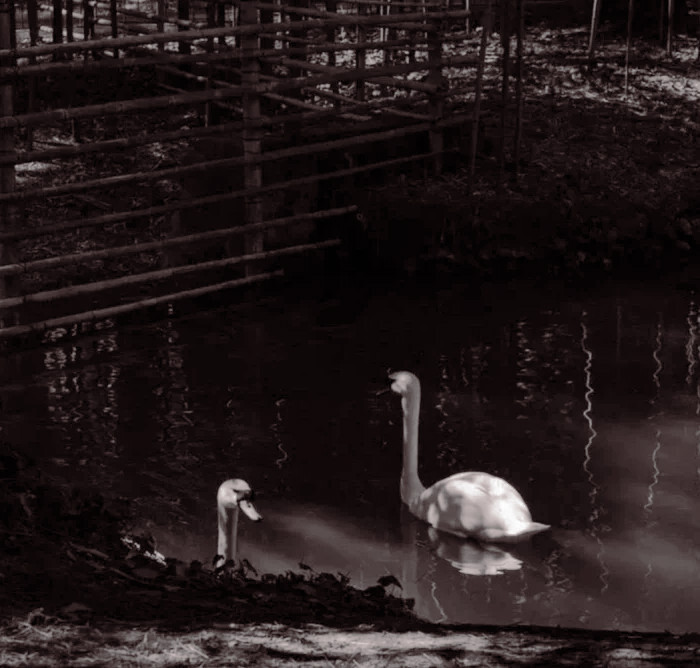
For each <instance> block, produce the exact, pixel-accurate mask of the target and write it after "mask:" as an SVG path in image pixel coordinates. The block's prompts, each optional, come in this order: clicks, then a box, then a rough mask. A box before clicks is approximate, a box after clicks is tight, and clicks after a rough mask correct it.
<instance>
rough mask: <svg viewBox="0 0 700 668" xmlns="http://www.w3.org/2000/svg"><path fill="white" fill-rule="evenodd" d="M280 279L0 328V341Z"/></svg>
mask: <svg viewBox="0 0 700 668" xmlns="http://www.w3.org/2000/svg"><path fill="white" fill-rule="evenodd" d="M282 276H284V271H283V270H281V269H280V270H278V271H271V272H268V273H264V274H256V275H254V276H247V277H246V278H235V279H233V280H230V281H223V282H222V283H213V284H211V285H204V286H202V287H199V288H192V289H191V290H181V291H180V292H171V293H169V294H167V295H160V296H158V297H149V298H148V299H141V300H139V301H135V302H130V303H128V304H119V305H118V306H110V307H107V308H101V309H93V310H91V311H83V312H82V313H72V314H70V315H64V316H61V317H58V318H50V319H48V320H42V321H41V322H34V323H31V324H26V325H14V326H13V327H2V328H0V338H9V337H12V336H20V335H23V334H31V333H32V332H36V333H41V332H43V331H46V330H48V329H55V328H57V327H64V326H66V325H75V324H76V323H79V322H89V321H93V320H101V319H104V318H113V317H115V316H118V315H124V314H126V313H133V312H134V311H140V310H143V309H146V308H151V307H153V306H158V305H160V304H169V303H171V302H174V301H179V300H181V299H192V298H195V297H201V296H202V295H208V294H211V293H213V292H220V291H221V290H228V289H231V288H238V287H243V286H246V285H252V284H254V283H259V282H261V281H267V280H270V279H273V278H281V277H282Z"/></svg>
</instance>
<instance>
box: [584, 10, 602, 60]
mask: <svg viewBox="0 0 700 668" xmlns="http://www.w3.org/2000/svg"><path fill="white" fill-rule="evenodd" d="M602 1H603V0H593V8H592V9H591V32H590V34H589V35H588V65H589V66H590V65H591V62H592V61H593V51H594V49H595V38H596V33H597V32H598V22H599V21H600V5H601V3H602Z"/></svg>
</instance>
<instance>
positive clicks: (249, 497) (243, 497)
mask: <svg viewBox="0 0 700 668" xmlns="http://www.w3.org/2000/svg"><path fill="white" fill-rule="evenodd" d="M216 502H217V503H218V504H219V508H240V509H241V510H242V511H243V513H244V514H245V515H246V517H248V518H250V519H251V520H253V522H259V521H260V520H261V519H262V515H261V514H260V513H259V512H258V511H257V510H256V508H255V506H254V505H253V490H252V489H251V488H250V485H249V484H248V483H247V482H246V481H245V480H241V479H240V478H232V479H231V480H226V481H225V482H222V483H221V485H220V486H219V491H218V492H217V493H216Z"/></svg>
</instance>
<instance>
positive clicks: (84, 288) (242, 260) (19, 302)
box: [0, 239, 340, 309]
mask: <svg viewBox="0 0 700 668" xmlns="http://www.w3.org/2000/svg"><path fill="white" fill-rule="evenodd" d="M339 245H340V240H339V239H330V240H328V241H319V242H317V243H311V244H299V245H297V246H287V247H286V248H277V249H275V250H270V251H259V252H256V253H246V254H245V255H238V256H236V257H225V258H223V259H220V260H208V261H206V262H197V263H194V264H185V265H181V266H179V267H169V268H167V269H156V270H154V271H145V272H143V273H141V274H128V275H126V276H120V277H119V278H108V279H105V280H103V281H95V282H94V283H81V284H79V285H71V286H68V287H65V288H57V289H55V290H42V291H41V292H33V293H31V294H27V295H22V296H21V297H7V298H5V299H0V309H9V308H15V307H17V306H24V305H26V304H42V303H50V302H54V301H56V300H57V299H65V298H67V297H79V296H81V295H91V294H95V293H98V292H105V291H106V290H114V289H116V288H124V287H127V286H131V285H139V284H140V283H151V282H155V281H163V280H165V279H170V278H176V277H178V276H186V275H187V274H193V273H196V272H200V271H211V270H215V269H223V268H225V267H233V266H235V265H237V264H245V265H246V266H248V264H249V263H252V262H256V261H260V260H271V259H274V258H277V257H284V256H285V255H296V254H298V253H305V252H307V251H311V250H323V249H325V248H331V247H333V246H339Z"/></svg>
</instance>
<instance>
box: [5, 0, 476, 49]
mask: <svg viewBox="0 0 700 668" xmlns="http://www.w3.org/2000/svg"><path fill="white" fill-rule="evenodd" d="M269 6H270V8H271V9H273V11H279V6H277V5H275V4H274V3H271V4H270V5H269ZM309 11H318V10H309ZM470 14H471V13H470V12H469V11H468V10H464V9H450V10H445V9H441V10H436V11H431V12H429V13H423V12H411V13H407V14H388V15H357V14H338V13H331V12H328V13H326V14H322V15H323V16H324V17H325V18H308V19H305V20H303V21H289V22H285V23H259V24H256V25H243V26H226V27H223V28H206V29H202V30H183V31H172V32H165V33H162V32H153V33H150V34H148V35H135V36H133V37H110V38H103V39H93V40H81V41H76V42H64V43H61V44H42V45H38V46H29V47H23V48H18V49H0V59H3V58H30V57H32V56H41V55H58V54H69V53H75V52H79V51H99V50H101V49H114V48H119V49H126V48H128V47H131V46H143V45H146V44H153V45H155V44H166V43H168V42H183V41H196V40H201V39H209V38H215V37H234V36H236V35H256V34H270V33H285V32H286V31H288V30H295V29H300V30H301V29H303V30H310V29H313V28H330V27H334V26H336V27H340V26H356V25H368V26H372V25H378V26H388V27H392V24H397V23H404V24H405V25H408V26H411V25H414V24H412V23H411V22H413V21H416V22H417V23H416V24H415V27H416V29H420V30H423V31H427V32H432V31H435V30H437V28H436V27H435V26H433V25H430V23H432V22H434V21H438V20H442V19H449V18H454V19H463V18H467V17H468V16H470ZM407 29H411V28H407Z"/></svg>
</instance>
